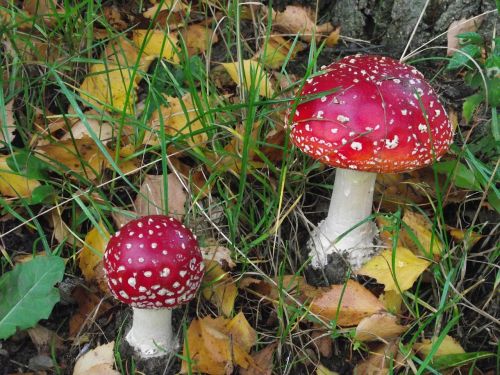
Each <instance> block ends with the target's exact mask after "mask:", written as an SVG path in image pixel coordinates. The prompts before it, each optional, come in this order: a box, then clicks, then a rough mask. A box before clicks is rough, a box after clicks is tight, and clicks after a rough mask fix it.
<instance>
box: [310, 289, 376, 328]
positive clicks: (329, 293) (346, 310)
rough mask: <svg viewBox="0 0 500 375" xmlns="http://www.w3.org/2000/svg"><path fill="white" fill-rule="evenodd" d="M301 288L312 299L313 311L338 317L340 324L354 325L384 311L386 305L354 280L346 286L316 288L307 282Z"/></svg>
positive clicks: (329, 318)
mask: <svg viewBox="0 0 500 375" xmlns="http://www.w3.org/2000/svg"><path fill="white" fill-rule="evenodd" d="M344 288H345V289H344ZM301 289H302V290H301V292H302V294H303V295H304V296H305V297H307V298H308V299H311V303H310V305H309V309H310V310H311V312H313V313H315V314H318V315H319V316H321V317H323V318H325V319H327V320H334V319H337V320H336V323H337V324H338V325H339V326H343V327H352V326H355V325H357V324H358V323H359V322H361V320H363V319H364V318H366V317H368V316H371V315H373V314H375V313H379V312H381V311H384V305H383V304H382V303H381V302H380V301H379V300H378V299H377V297H375V296H374V295H373V294H372V293H371V292H370V291H369V290H368V289H366V288H365V287H364V286H362V285H361V284H359V283H358V282H356V281H354V280H348V281H347V284H346V285H345V287H344V285H331V286H330V287H326V288H315V287H312V286H310V285H307V284H306V285H303V286H302V287H301Z"/></svg>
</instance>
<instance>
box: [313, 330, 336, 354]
mask: <svg viewBox="0 0 500 375" xmlns="http://www.w3.org/2000/svg"><path fill="white" fill-rule="evenodd" d="M311 341H313V342H314V345H315V346H316V347H317V348H318V351H319V352H320V354H321V356H322V357H325V358H330V357H331V356H332V354H333V340H332V336H331V335H330V332H329V331H327V330H326V329H325V328H324V327H322V326H319V325H318V327H317V328H316V327H315V330H314V331H312V333H311Z"/></svg>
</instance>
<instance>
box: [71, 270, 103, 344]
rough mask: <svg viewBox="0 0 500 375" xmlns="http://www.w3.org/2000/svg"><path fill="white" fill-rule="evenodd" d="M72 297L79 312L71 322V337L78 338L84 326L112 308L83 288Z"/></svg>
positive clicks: (76, 290)
mask: <svg viewBox="0 0 500 375" xmlns="http://www.w3.org/2000/svg"><path fill="white" fill-rule="evenodd" d="M101 268H102V263H101ZM71 297H72V298H74V299H75V301H76V303H77V304H78V310H77V311H76V313H75V314H74V315H73V316H72V317H71V318H70V320H69V336H70V337H76V336H77V335H78V334H79V332H80V331H81V329H82V327H83V326H84V325H86V324H89V323H93V322H94V321H95V320H96V319H98V318H99V317H100V316H101V315H103V314H104V313H105V312H106V311H108V310H109V309H111V307H112V306H111V304H110V303H109V302H106V301H103V299H101V298H99V297H98V296H97V295H96V294H95V293H93V292H91V291H89V290H87V289H85V288H83V287H81V286H77V287H76V288H75V289H74V290H73V292H72V293H71Z"/></svg>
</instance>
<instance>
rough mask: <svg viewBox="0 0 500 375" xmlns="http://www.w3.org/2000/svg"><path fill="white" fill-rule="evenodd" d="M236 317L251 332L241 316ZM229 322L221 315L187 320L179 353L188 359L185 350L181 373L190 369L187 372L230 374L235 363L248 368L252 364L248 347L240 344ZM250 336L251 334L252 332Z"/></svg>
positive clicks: (213, 374)
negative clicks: (187, 360) (186, 327)
mask: <svg viewBox="0 0 500 375" xmlns="http://www.w3.org/2000/svg"><path fill="white" fill-rule="evenodd" d="M238 319H239V322H240V323H242V322H243V320H244V321H245V323H244V326H245V327H249V329H250V330H251V331H253V328H251V327H250V325H249V324H248V322H246V319H245V318H244V316H243V317H240V318H238ZM240 319H241V320H240ZM230 323H231V322H230V321H229V320H228V319H225V318H222V317H219V318H216V319H214V318H211V317H205V318H203V319H195V320H193V321H192V322H191V324H190V326H189V328H188V331H187V335H186V339H185V341H184V353H183V358H188V351H189V361H190V366H188V364H187V362H186V361H183V362H182V369H181V372H182V373H187V372H189V370H191V372H202V373H206V374H212V375H219V374H220V375H225V374H227V373H232V370H233V369H234V367H235V366H240V367H242V368H248V367H249V366H250V365H252V364H253V359H252V357H251V356H250V355H249V354H248V351H249V350H250V348H244V347H242V346H241V342H240V338H239V337H237V335H236V332H234V331H231V329H230V328H229V325H230ZM234 325H235V324H233V328H234ZM250 335H255V331H253V333H252V334H250Z"/></svg>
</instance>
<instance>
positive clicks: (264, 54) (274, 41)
mask: <svg viewBox="0 0 500 375" xmlns="http://www.w3.org/2000/svg"><path fill="white" fill-rule="evenodd" d="M304 49H305V45H304V44H303V43H301V42H295V43H293V42H292V41H290V40H287V39H285V38H283V37H282V36H280V35H270V36H269V38H268V39H266V40H265V41H264V45H263V46H262V47H261V49H260V50H259V51H258V52H257V53H256V54H255V55H254V56H253V59H254V60H257V61H259V62H260V63H262V64H263V65H264V66H266V67H268V68H270V69H279V68H281V67H282V66H283V64H284V63H285V62H286V61H288V60H293V59H295V56H296V55H297V53H299V52H300V51H302V50H304Z"/></svg>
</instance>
